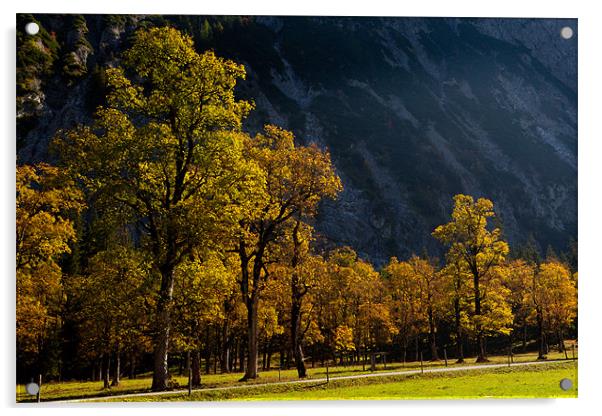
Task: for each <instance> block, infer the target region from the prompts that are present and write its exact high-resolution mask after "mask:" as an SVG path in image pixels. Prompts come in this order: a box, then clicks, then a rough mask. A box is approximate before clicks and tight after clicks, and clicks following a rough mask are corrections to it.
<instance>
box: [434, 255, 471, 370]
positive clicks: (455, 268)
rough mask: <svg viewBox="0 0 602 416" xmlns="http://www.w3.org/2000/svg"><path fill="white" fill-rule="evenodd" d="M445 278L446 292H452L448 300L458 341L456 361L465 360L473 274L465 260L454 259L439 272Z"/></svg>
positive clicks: (456, 341) (461, 361) (456, 340)
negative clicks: (465, 338)
mask: <svg viewBox="0 0 602 416" xmlns="http://www.w3.org/2000/svg"><path fill="white" fill-rule="evenodd" d="M439 273H440V275H441V278H442V280H443V286H444V292H445V293H447V294H451V297H448V301H450V302H451V307H450V308H449V310H450V311H452V314H453V317H452V320H453V323H454V338H455V343H456V356H457V358H456V362H457V363H463V362H464V342H463V341H464V336H465V333H466V327H467V325H468V308H469V305H470V284H471V276H470V273H469V271H468V269H467V268H465V267H464V265H463V262H461V261H459V260H457V259H456V260H454V259H452V260H451V261H449V262H447V264H446V265H445V267H443V269H441V271H440V272H439Z"/></svg>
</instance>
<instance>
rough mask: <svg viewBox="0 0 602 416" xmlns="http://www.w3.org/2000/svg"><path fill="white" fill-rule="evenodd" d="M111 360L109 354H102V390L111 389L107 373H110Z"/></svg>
mask: <svg viewBox="0 0 602 416" xmlns="http://www.w3.org/2000/svg"><path fill="white" fill-rule="evenodd" d="M110 365H111V360H110V358H109V354H103V356H102V366H101V368H102V370H101V372H102V385H103V388H105V389H108V388H111V385H110V384H109V371H110V368H109V367H110Z"/></svg>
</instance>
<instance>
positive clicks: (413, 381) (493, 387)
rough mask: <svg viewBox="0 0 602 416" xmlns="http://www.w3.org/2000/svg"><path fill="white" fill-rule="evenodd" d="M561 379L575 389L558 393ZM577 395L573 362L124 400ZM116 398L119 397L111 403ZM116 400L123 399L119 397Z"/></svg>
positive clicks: (373, 398)
mask: <svg viewBox="0 0 602 416" xmlns="http://www.w3.org/2000/svg"><path fill="white" fill-rule="evenodd" d="M562 378H570V379H571V380H572V381H573V382H574V387H573V388H572V389H570V390H568V391H563V390H561V389H560V387H559V382H560V380H561V379H562ZM556 397H567V398H575V397H577V367H576V365H575V363H572V362H560V363H553V364H546V365H541V366H529V367H511V368H508V367H503V368H496V369H483V370H470V371H467V370H465V371H458V372H451V373H430V374H429V373H426V374H423V375H421V374H415V375H408V376H391V377H383V378H364V379H353V380H336V381H331V382H330V383H328V384H326V383H324V382H316V384H305V385H303V384H289V385H276V386H261V387H256V388H249V389H239V390H228V391H224V390H222V391H206V392H203V391H197V392H193V394H192V395H191V396H188V395H187V394H174V395H165V396H154V397H133V398H128V399H127V400H124V401H208V400H210V401H217V400H247V401H250V400H252V401H254V400H272V401H273V400H400V399H464V398H471V399H473V398H474V399H476V398H556ZM114 400H118V399H114ZM119 401H122V400H121V399H119Z"/></svg>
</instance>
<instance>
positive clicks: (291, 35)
mask: <svg viewBox="0 0 602 416" xmlns="http://www.w3.org/2000/svg"><path fill="white" fill-rule="evenodd" d="M21 18H25V17H23V16H22V17H21ZM36 18H37V19H38V20H39V21H40V22H41V24H42V26H43V28H44V29H45V30H46V31H47V33H49V34H50V36H49V39H50V40H52V39H54V40H55V41H56V42H57V43H58V45H59V46H58V52H56V53H55V55H56V57H54V58H52V65H51V70H50V71H49V72H46V73H43V71H38V72H36V71H35V70H30V71H29V72H28V76H29V77H30V78H32V79H36V80H38V82H36V83H32V84H33V85H37V86H38V90H36V91H37V92H36V91H34V92H31V91H29V92H28V91H18V94H19V96H20V97H21V100H22V103H21V112H20V113H19V114H20V117H19V119H18V146H19V157H20V161H29V160H39V159H47V158H48V157H49V156H48V155H47V152H46V149H47V143H48V141H49V139H50V138H51V137H52V135H53V134H54V132H55V131H56V129H58V128H64V127H69V126H71V125H73V124H74V123H77V122H86V121H88V120H89V119H90V115H91V112H92V109H93V108H94V106H95V105H97V104H99V103H101V102H102V70H101V68H102V67H103V66H106V65H115V64H117V63H118V59H119V53H120V52H121V51H122V50H123V49H124V48H126V47H127V45H128V38H129V36H130V34H131V33H132V32H133V31H134V30H135V29H136V28H138V27H142V26H148V25H163V24H167V23H169V24H172V25H175V26H176V27H178V28H180V29H181V30H184V31H187V32H188V33H190V34H191V35H192V36H193V37H194V38H195V42H196V45H197V46H198V47H199V48H200V49H206V48H212V49H214V50H215V51H216V52H217V53H218V54H220V55H222V56H226V57H229V58H233V59H236V60H238V61H239V62H242V63H244V64H245V66H246V68H247V72H248V78H247V80H246V81H245V82H244V83H242V84H241V85H240V88H239V92H240V95H241V96H243V97H248V98H252V99H254V100H255V102H256V104H257V110H256V111H255V112H254V113H253V115H252V116H251V117H250V118H249V120H248V123H247V128H248V129H249V130H251V131H254V130H257V129H259V128H260V126H261V125H262V124H264V123H266V122H273V123H276V124H279V125H281V126H283V127H286V128H289V129H291V130H293V131H294V132H295V134H296V136H297V138H298V140H300V141H301V142H312V141H314V142H318V143H320V144H321V145H323V146H327V147H329V149H330V150H331V152H332V156H333V160H334V162H335V165H336V167H337V169H338V171H339V173H340V175H341V177H342V179H343V182H344V187H345V191H344V192H343V194H342V195H341V197H340V198H339V199H338V200H337V201H334V202H327V203H325V204H324V205H323V207H322V210H321V214H320V216H319V220H318V223H317V228H318V230H319V231H320V232H321V234H322V235H323V236H324V237H325V239H326V240H327V241H329V242H331V243H332V244H337V245H341V244H347V245H351V246H353V247H354V248H355V249H356V250H358V251H359V252H360V253H361V254H362V255H363V256H365V257H368V258H370V259H371V260H373V261H374V262H376V263H377V264H379V263H382V262H384V261H386V260H387V259H388V257H390V256H393V255H396V256H399V257H405V256H408V255H410V254H411V253H412V252H421V251H422V250H423V249H424V248H426V249H429V250H430V251H431V252H437V251H438V250H439V249H440V248H439V246H438V245H437V243H436V242H435V241H434V240H433V239H432V238H431V237H430V232H431V231H432V229H433V228H434V227H435V226H436V225H438V224H440V223H442V222H444V221H446V218H447V217H448V216H449V213H450V211H451V198H452V196H453V195H454V194H457V193H468V194H471V195H474V196H485V197H488V198H490V199H492V200H493V201H494V203H495V205H496V209H497V211H498V213H499V218H500V222H501V224H502V225H503V229H504V232H505V235H506V237H507V238H508V239H509V240H510V242H511V243H513V244H518V243H520V242H522V241H524V240H525V239H526V238H527V237H528V236H529V235H530V234H533V236H534V237H535V240H536V241H537V242H538V243H539V245H540V246H541V247H543V248H545V247H546V246H548V245H552V246H554V247H555V248H556V249H564V248H565V245H566V243H567V242H568V240H569V238H570V237H575V236H576V230H577V82H576V73H577V72H576V50H577V47H576V38H575V37H574V38H572V39H569V40H566V39H563V38H561V37H560V35H559V32H560V28H561V27H563V26H566V25H568V26H571V27H572V28H573V30H574V31H575V33H577V26H576V25H577V22H576V20H567V19H564V20H562V19H558V20H552V19H439V18H429V19H426V18H425V19H423V18H323V17H203V16H167V17H163V18H162V17H152V16H129V17H126V16H104V17H100V16H85V17H84V18H83V24H82V21H81V19H79V18H75V17H73V16H58V15H36ZM24 41H26V40H24V39H23V38H22V37H21V40H20V42H24ZM42 43H43V42H42ZM21 45H22V43H21ZM20 48H21V47H20ZM40 49H41V50H44V51H47V53H48V55H52V49H51V48H50V47H48V46H45V44H44V43H43V44H42V46H41V47H40ZM49 59H50V58H49ZM21 65H22V64H21ZM30 69H31V68H30ZM34 69H35V68H34ZM21 72H22V71H21ZM30 73H33V75H31V74H30ZM28 97H29V98H28ZM32 97H33V98H32ZM18 100H19V97H18Z"/></svg>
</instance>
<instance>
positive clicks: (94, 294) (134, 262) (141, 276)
mask: <svg viewBox="0 0 602 416" xmlns="http://www.w3.org/2000/svg"><path fill="white" fill-rule="evenodd" d="M124 239H125V240H126V241H127V237H124ZM150 264H151V262H150V261H149V259H148V258H147V257H146V256H145V254H144V253H142V252H140V251H137V250H135V249H134V248H133V247H132V246H131V245H130V244H127V242H125V244H123V245H122V244H115V243H113V244H111V245H110V246H109V247H108V248H107V250H104V251H101V252H99V253H97V254H96V255H94V256H93V257H92V258H91V259H90V260H89V263H88V267H87V270H86V271H85V273H84V274H83V275H82V276H80V277H79V278H77V279H74V281H73V282H72V286H73V287H72V288H71V292H72V295H73V296H75V297H76V299H77V302H78V303H79V305H80V309H79V311H78V320H79V322H80V325H79V328H80V333H81V339H82V340H83V345H82V349H83V350H84V351H85V350H89V351H90V352H93V353H94V354H96V355H97V356H98V357H100V359H101V370H102V371H101V372H102V376H101V378H102V380H103V383H104V388H109V387H110V386H118V385H119V383H120V373H121V370H122V369H121V356H122V354H123V352H124V351H127V350H129V349H132V348H135V346H136V345H135V344H138V343H141V342H143V341H141V338H144V337H145V332H146V331H145V329H147V328H148V325H149V322H148V320H147V316H148V312H150V311H149V310H148V308H147V302H146V299H147V297H148V294H149V293H150V292H151V286H150V285H151V284H152V280H151V267H150ZM111 364H112V365H111ZM111 367H112V368H111ZM111 373H112V381H111V384H109V378H110V377H111Z"/></svg>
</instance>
